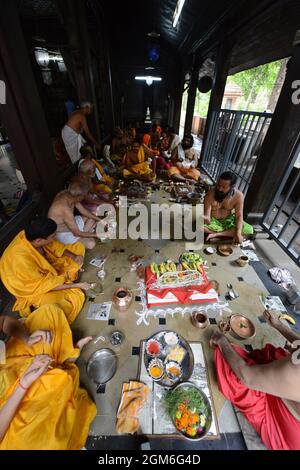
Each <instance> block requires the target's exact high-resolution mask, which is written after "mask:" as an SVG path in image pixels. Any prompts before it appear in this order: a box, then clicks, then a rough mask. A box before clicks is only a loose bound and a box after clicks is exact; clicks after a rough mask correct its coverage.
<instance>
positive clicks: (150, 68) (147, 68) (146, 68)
mask: <svg viewBox="0 0 300 470" xmlns="http://www.w3.org/2000/svg"><path fill="white" fill-rule="evenodd" d="M145 70H155V67H145Z"/></svg>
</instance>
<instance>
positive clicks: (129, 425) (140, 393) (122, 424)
mask: <svg viewBox="0 0 300 470" xmlns="http://www.w3.org/2000/svg"><path fill="white" fill-rule="evenodd" d="M148 393H149V388H148V387H147V385H144V384H142V383H141V382H134V381H130V382H129V383H124V384H123V388H122V396H121V401H120V405H119V408H118V412H117V423H116V430H117V432H118V433H119V434H134V433H135V432H137V430H138V428H139V425H140V423H139V419H138V412H139V410H140V409H141V408H142V406H143V405H144V404H145V402H146V400H147V397H148Z"/></svg>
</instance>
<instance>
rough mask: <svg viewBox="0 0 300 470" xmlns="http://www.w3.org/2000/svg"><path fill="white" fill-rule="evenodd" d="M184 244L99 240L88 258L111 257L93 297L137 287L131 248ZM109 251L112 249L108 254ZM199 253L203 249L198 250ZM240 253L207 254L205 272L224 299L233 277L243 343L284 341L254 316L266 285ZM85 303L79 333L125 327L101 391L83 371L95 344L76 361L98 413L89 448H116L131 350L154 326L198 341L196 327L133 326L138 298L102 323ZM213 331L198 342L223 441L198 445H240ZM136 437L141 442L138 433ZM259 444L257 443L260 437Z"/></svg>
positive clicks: (173, 254)
mask: <svg viewBox="0 0 300 470" xmlns="http://www.w3.org/2000/svg"><path fill="white" fill-rule="evenodd" d="M157 197H158V199H159V196H158V194H157V195H156V198H157ZM185 249H186V246H185V242H178V241H174V242H170V241H166V240H160V241H159V240H145V241H143V240H141V241H132V240H129V241H126V240H125V241H114V242H112V243H111V244H106V245H103V246H99V245H98V246H97V248H96V249H95V251H94V253H90V254H88V259H90V258H91V257H95V256H97V254H98V253H99V254H100V253H101V254H105V253H107V254H110V258H109V260H108V261H107V264H106V269H107V278H106V279H105V281H104V284H103V287H104V294H101V296H100V297H99V298H97V299H96V300H95V302H97V303H100V302H103V301H109V300H110V299H111V297H112V294H113V292H114V290H115V289H116V287H119V286H120V285H125V286H127V287H129V288H133V289H135V288H136V278H135V274H134V273H132V272H130V269H129V263H128V256H129V255H130V254H132V253H135V254H137V255H138V256H142V257H143V260H144V262H150V261H156V262H160V261H162V260H166V259H168V258H173V259H175V260H176V259H178V257H179V255H180V254H181V253H182V252H183V251H185ZM116 250H117V252H116ZM112 251H114V252H113V253H112ZM200 253H201V254H202V255H203V251H202V250H200ZM239 254H240V251H239V249H235V251H234V253H233V255H231V256H230V257H228V258H224V257H221V256H219V255H218V254H214V255H211V256H209V255H208V256H206V258H207V262H208V267H209V270H208V276H209V278H210V279H217V280H218V281H219V282H220V289H221V299H222V300H225V297H224V296H225V294H226V292H227V290H228V288H227V283H228V282H231V283H232V284H233V286H234V287H235V288H236V289H237V290H238V292H239V294H240V297H239V299H237V300H236V301H233V302H230V304H229V308H230V309H231V310H232V312H234V313H246V314H247V315H248V316H250V317H251V318H252V320H253V321H254V322H255V325H256V327H257V334H256V336H255V338H254V339H253V340H251V341H248V343H249V344H247V345H245V347H246V346H247V347H248V346H249V348H250V347H251V346H252V347H253V348H261V347H262V346H263V345H264V344H265V343H266V342H272V343H274V344H275V345H281V346H282V345H283V344H284V340H283V339H282V338H280V337H279V335H278V334H277V333H276V332H274V331H273V330H272V329H270V328H269V327H268V326H267V325H266V324H261V323H260V322H259V321H258V319H257V317H258V316H259V315H261V314H262V310H263V307H262V304H261V303H260V300H259V295H261V293H267V289H266V287H265V285H264V283H263V282H262V281H261V279H260V277H259V275H257V273H256V269H255V267H254V265H253V263H251V266H250V265H249V266H247V267H245V268H239V267H237V265H236V263H235V259H237V257H238V256H239ZM204 257H205V255H204ZM88 259H87V261H88ZM86 266H87V268H86V272H85V273H84V274H83V278H82V279H83V280H86V281H93V280H95V274H96V271H95V268H91V267H90V266H89V265H88V264H87V265H86ZM249 298H251V303H249ZM88 307H89V303H88V302H87V304H86V305H85V307H84V309H83V311H82V312H81V314H80V315H79V317H78V319H77V320H76V322H75V324H74V327H75V328H76V329H79V330H80V331H81V332H82V333H83V334H91V335H93V336H99V335H102V336H104V337H105V340H106V341H107V338H108V336H109V334H110V333H111V331H113V330H115V329H119V330H121V331H123V332H125V336H126V341H125V343H124V345H123V346H121V347H119V350H116V352H117V354H118V357H119V367H118V371H117V374H116V375H115V377H114V378H113V379H112V380H111V381H110V382H109V383H107V384H106V387H105V390H104V393H99V394H96V393H95V390H96V386H95V384H93V383H92V382H91V381H90V380H89V379H88V377H87V374H86V363H87V360H88V358H89V357H90V355H91V354H92V353H93V352H94V350H96V349H98V348H99V343H97V345H94V346H90V347H87V348H86V350H85V351H84V352H83V354H82V356H81V358H80V360H79V363H78V364H79V367H80V370H81V379H82V382H83V384H84V386H85V387H86V388H87V389H88V390H89V392H90V393H91V395H92V396H93V397H94V399H95V401H96V403H97V407H98V410H99V411H98V413H99V414H98V416H97V417H96V418H95V420H94V422H93V423H92V426H91V429H90V439H89V441H88V444H87V447H89V446H92V445H94V447H93V448H99V447H98V446H102V445H103V446H105V447H106V448H110V447H111V448H116V447H117V446H118V442H119V443H121V442H125V441H124V440H123V441H122V438H121V440H120V436H117V435H116V431H115V417H116V410H117V407H118V403H119V400H120V391H121V385H122V383H123V382H124V381H128V379H135V378H137V366H138V355H135V352H136V353H137V354H138V347H139V343H140V340H141V339H142V338H147V337H148V336H150V335H151V334H153V333H154V332H155V331H158V330H161V329H174V330H175V331H178V332H180V334H181V335H183V336H184V337H185V338H187V339H189V340H191V341H194V340H197V338H198V340H199V331H195V330H194V329H193V327H191V325H190V322H189V321H188V319H184V321H180V322H178V321H176V319H171V318H166V323H165V324H161V323H160V322H159V319H157V318H150V324H149V325H148V326H146V325H139V326H137V324H136V318H137V317H136V315H135V310H138V309H139V304H138V303H134V306H133V307H132V308H131V309H129V310H128V312H125V313H124V314H120V313H118V312H117V311H115V310H114V309H113V310H112V312H111V316H110V318H111V319H114V320H115V322H114V325H109V324H107V323H106V324H104V323H103V322H101V321H98V322H97V321H90V320H87V319H86V313H87V310H88ZM212 331H213V326H210V327H209V328H208V330H206V331H205V332H204V333H201V341H202V342H203V344H204V349H205V354H206V358H207V360H208V368H209V375H210V380H211V384H212V390H213V396H214V402H215V408H216V412H217V416H218V422H219V427H220V432H221V440H218V441H201V446H202V447H201V448H215V449H217V448H244V446H245V443H244V440H243V437H242V434H241V428H240V423H239V420H237V417H236V413H235V412H234V410H233V409H232V406H231V404H230V403H229V402H227V401H225V400H224V397H222V395H221V394H220V392H218V388H217V384H216V379H215V375H214V366H213V358H212V352H211V349H210V348H209V345H208V342H209V338H210V336H211V334H212ZM233 342H234V340H233ZM106 344H107V343H103V345H102V344H101V347H102V346H105V345H106ZM108 345H109V343H108ZM133 347H134V349H133ZM242 426H243V424H242ZM245 432H246V431H245ZM248 436H249V440H250V439H252V436H250V434H249V433H248ZM137 440H138V441H139V440H140V438H138V439H137ZM128 442H131V443H132V445H133V446H136V445H139V444H137V442H136V440H134V439H133V440H130V441H128ZM198 445H199V446H200V443H198ZM257 445H259V441H258V444H257ZM151 446H156V447H155V448H156V449H157V448H159V446H161V447H160V448H161V449H162V448H165V446H169V447H168V448H178V449H181V448H191V447H190V446H191V444H190V443H186V442H182V441H178V440H175V439H165V440H162V439H159V440H156V439H151ZM172 446H173V447H172ZM151 448H152V447H151ZM199 448H200V447H199Z"/></svg>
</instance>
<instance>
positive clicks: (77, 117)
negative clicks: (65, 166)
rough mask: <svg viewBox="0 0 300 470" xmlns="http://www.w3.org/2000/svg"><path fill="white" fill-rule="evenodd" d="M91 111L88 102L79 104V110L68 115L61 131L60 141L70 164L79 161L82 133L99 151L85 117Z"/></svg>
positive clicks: (91, 108) (90, 105)
mask: <svg viewBox="0 0 300 470" xmlns="http://www.w3.org/2000/svg"><path fill="white" fill-rule="evenodd" d="M92 111H93V105H92V104H91V103H90V102H89V101H85V102H83V103H81V105H80V108H79V109H78V110H77V111H74V113H72V114H71V115H70V117H69V119H68V122H67V124H66V125H65V126H64V128H63V130H62V139H63V141H64V144H65V147H66V150H67V152H68V154H69V157H70V159H71V161H72V163H75V162H77V161H78V160H79V158H80V148H81V147H82V145H83V144H84V143H85V140H84V138H83V137H82V135H81V134H82V132H84V133H85V135H86V136H87V138H88V139H89V140H90V141H91V142H92V143H93V144H94V145H95V146H96V148H97V149H100V144H99V143H98V142H97V141H96V139H95V138H94V136H93V135H92V134H91V132H90V130H89V127H88V124H87V116H89V115H90V114H91V113H92Z"/></svg>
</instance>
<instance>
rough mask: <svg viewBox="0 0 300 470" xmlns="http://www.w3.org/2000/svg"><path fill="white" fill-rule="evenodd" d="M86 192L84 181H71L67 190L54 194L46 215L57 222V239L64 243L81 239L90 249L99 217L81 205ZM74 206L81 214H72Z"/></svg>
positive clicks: (93, 244)
mask: <svg viewBox="0 0 300 470" xmlns="http://www.w3.org/2000/svg"><path fill="white" fill-rule="evenodd" d="M88 193H89V187H88V185H87V184H86V183H85V182H83V181H79V180H74V181H72V182H71V183H70V185H69V187H68V189H67V190H64V191H61V192H59V193H58V194H57V195H56V197H55V198H54V200H53V202H52V204H51V207H50V209H49V212H48V217H49V218H50V219H52V220H54V221H55V222H56V224H57V232H56V238H57V240H59V241H60V242H61V243H64V244H66V245H68V244H70V243H76V242H77V241H81V242H82V243H83V244H84V246H85V247H86V248H87V249H89V250H91V249H92V248H94V247H95V245H96V241H95V239H96V238H97V235H96V233H95V227H96V223H97V222H99V221H100V219H99V217H96V216H95V215H94V214H92V213H91V212H90V211H89V210H88V209H86V208H85V207H84V206H83V205H82V201H83V200H84V199H85V198H86V197H87V196H88ZM75 207H76V209H77V210H78V212H79V213H80V214H81V215H76V216H74V209H75Z"/></svg>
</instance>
